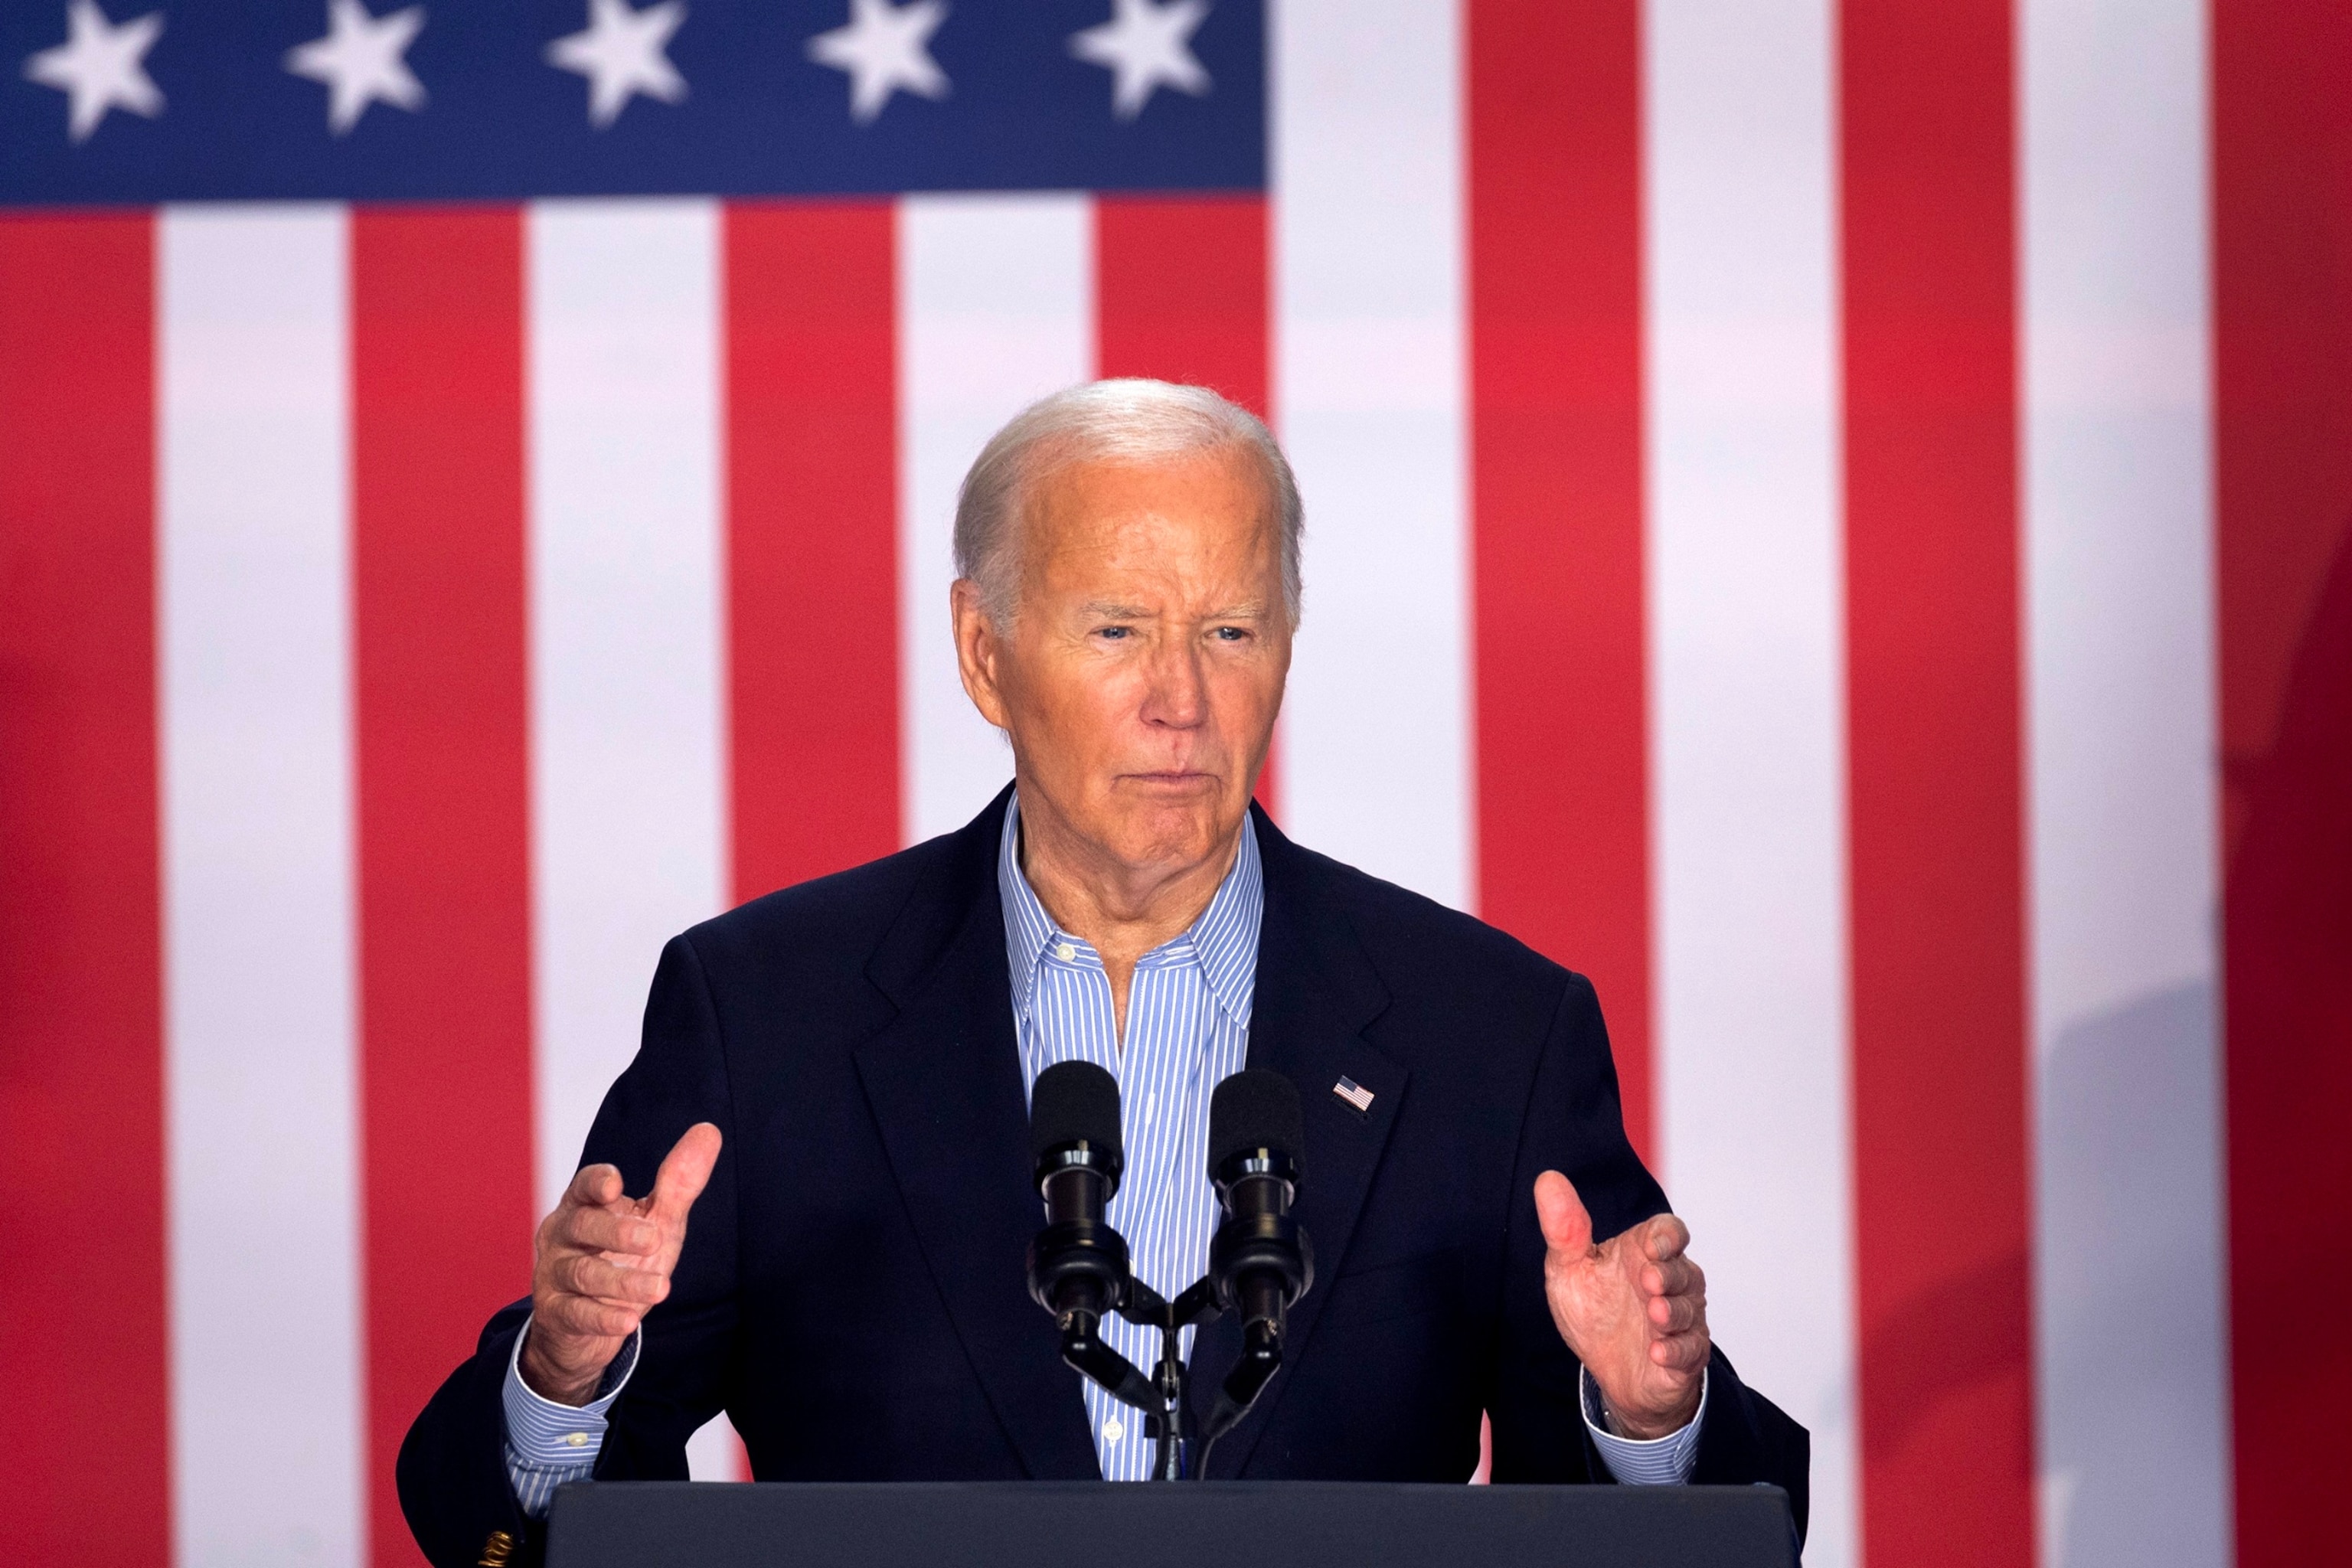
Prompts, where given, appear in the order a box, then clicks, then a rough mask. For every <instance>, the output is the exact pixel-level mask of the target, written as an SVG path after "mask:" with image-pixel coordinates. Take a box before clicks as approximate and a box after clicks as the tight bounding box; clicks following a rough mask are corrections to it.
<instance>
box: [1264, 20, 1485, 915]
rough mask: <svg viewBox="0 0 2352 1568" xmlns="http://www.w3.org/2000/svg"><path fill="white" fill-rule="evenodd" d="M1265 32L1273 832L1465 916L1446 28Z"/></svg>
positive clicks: (1455, 76)
mask: <svg viewBox="0 0 2352 1568" xmlns="http://www.w3.org/2000/svg"><path fill="white" fill-rule="evenodd" d="M1272 31H1273V70H1274V79H1273V81H1272V83H1271V84H1270V90H1271V92H1272V94H1273V103H1274V168H1273V185H1274V197H1273V214H1274V232H1275V241H1274V251H1275V258H1276V275H1275V301H1276V325H1275V342H1276V369H1275V377H1274V389H1275V405H1276V427H1277V428H1278V429H1279V430H1280V432H1281V434H1282V437H1283V443H1284V446H1285V447H1286V449H1287V450H1288V452H1289V454H1290V458H1291V462H1292V463H1293V465H1294V466H1295V467H1296V468H1297V470H1298V480H1299V486H1300V489H1301V490H1302V491H1303V493H1304V495H1305V497H1306V501H1307V552H1306V579H1307V618H1306V622H1305V624H1304V625H1303V626H1301V627H1300V628H1299V640H1298V646H1297V656H1296V658H1295V660H1294V662H1293V664H1292V667H1291V672H1290V692H1289V698H1288V701H1287V703H1286V710H1285V715H1284V727H1283V739H1282V750H1281V752H1280V754H1279V761H1278V763H1277V767H1278V770H1279V783H1278V793H1279V797H1280V804H1281V808H1282V815H1283V820H1284V823H1285V825H1286V826H1288V827H1289V828H1291V829H1292V830H1294V831H1295V832H1297V834H1298V835H1299V836H1300V837H1303V838H1304V839H1305V840H1306V842H1307V843H1308V844H1311V845H1313V846H1314V847H1316V848H1318V849H1320V850H1322V851H1324V852H1325V853H1327V854H1330V855H1336V856H1338V857H1339V858H1340V859H1342V860H1346V861H1349V862H1350V863H1352V864H1354V865H1357V866H1360V867H1362V868H1364V869H1365V870H1367V871H1370V872H1372V873H1374V874H1375V875H1378V876H1381V877H1386V878H1389V879H1391V880H1394V881H1399V882H1402V883H1404V884H1405V885H1406V886H1408V887H1412V888H1415V889H1419V890H1421V891H1422V892H1424V893H1426V894H1428V895H1430V896H1431V897H1432V898H1435V899H1441V900H1444V901H1445V902H1447V903H1450V904H1454V905H1456V906H1458V907H1463V908H1467V907H1468V906H1469V904H1470V903H1471V901H1472V900H1473V899H1474V898H1475V886H1474V882H1475V877H1474V871H1473V852H1472V844H1473V842H1474V839H1473V825H1472V821H1471V810H1472V806H1471V777H1472V771H1471V770H1472V763H1471V754H1470V747H1471V727H1470V655H1469V635H1470V634H1469V603H1468V592H1469V590H1468V585H1467V582H1468V561H1469V545H1468V536H1469V518H1468V511H1467V501H1466V491H1465V486H1466V483H1467V480H1466V479H1465V467H1464V463H1465V458H1464V416H1463V408H1464V395H1465V392H1464V376H1465V370H1464V359H1463V356H1464V353H1465V350H1464V345H1463V325H1462V309H1463V303H1462V302H1463V283H1462V268H1463V256H1462V247H1463V193H1462V156H1463V148H1462V125H1461V114H1462V91H1461V83H1460V77H1461V69H1462V65H1461V38H1460V25H1459V18H1458V17H1456V16H1455V15H1454V7H1452V6H1449V5H1424V4H1413V3H1410V0H1296V3H1292V4H1286V5H1280V6H1277V7H1276V9H1275V12H1274V17H1273V29H1272Z"/></svg>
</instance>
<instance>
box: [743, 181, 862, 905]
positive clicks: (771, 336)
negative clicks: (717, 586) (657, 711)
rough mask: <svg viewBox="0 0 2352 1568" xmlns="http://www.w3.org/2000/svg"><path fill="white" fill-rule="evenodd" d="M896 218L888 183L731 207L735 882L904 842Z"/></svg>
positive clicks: (804, 870)
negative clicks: (802, 201) (817, 201)
mask: <svg viewBox="0 0 2352 1568" xmlns="http://www.w3.org/2000/svg"><path fill="white" fill-rule="evenodd" d="M894 236H895V224H894V221H893V217H892V208H891V207H890V205H888V204H887V203H881V202H861V203H855V204H843V205H830V204H827V205H778V206H750V205H746V206H736V207H730V209H729V210H728V213H727V260H726V267H727V278H726V290H727V304H726V311H727V389H728V408H727V529H728V584H729V586H728V653H729V670H730V683H731V692H732V698H731V700H732V704H733V708H732V721H731V731H732V738H731V761H730V768H731V781H732V788H733V792H734V794H733V811H734V833H735V861H734V887H735V897H736V898H737V899H739V900H740V899H749V898H754V897H757V896H758V895H759V894H761V893H765V892H768V891H770V890H772V889H776V888H781V887H784V886H787V885H789V884H791V883H793V882H798V881H802V880H803V879H807V878H810V877H816V876H822V875H824V874H825V873H826V872H830V871H838V870H840V869H842V868H845V867H848V866H855V865H857V864H859V863H860V862H862V861H866V860H870V859H873V858H875V857H877V856H880V855H887V854H888V853H890V852H891V851H892V850H894V849H896V848H898V836H899V811H898V374H897V365H898V346H897V344H898V335H897V334H898V327H897V281H896V280H897V263H896V258H895V239H894Z"/></svg>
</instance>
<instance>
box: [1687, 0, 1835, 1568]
mask: <svg viewBox="0 0 2352 1568" xmlns="http://www.w3.org/2000/svg"><path fill="white" fill-rule="evenodd" d="M1643 37H1644V70H1645V73H1646V80H1645V89H1644V92H1643V101H1644V104H1645V125H1644V137H1645V146H1644V157H1643V167H1644V171H1645V175H1646V180H1647V189H1646V201H1645V203H1644V205H1645V208H1646V212H1647V245H1646V247H1645V249H1646V267H1647V279H1646V284H1647V286H1646V292H1647V294H1648V296H1649V301H1650V305H1649V314H1648V323H1647V325H1648V340H1647V349H1646V353H1647V362H1648V363H1647V374H1646V375H1645V377H1644V381H1645V384H1646V385H1647V386H1648V388H1649V395H1648V409H1647V415H1648V417H1647V419H1646V420H1645V425H1646V427H1647V430H1648V445H1649V449H1648V454H1647V458H1648V461H1647V464H1646V468H1647V470H1648V474H1649V527H1648V535H1647V539H1648V550H1649V553H1648V566H1649V571H1648V574H1647V575H1648V580H1649V627H1650V634H1649V635H1650V658H1651V668H1652V670H1653V672H1654V696H1653V699H1652V701H1653V707H1652V710H1651V716H1650V718H1651V732H1650V745H1651V756H1652V759H1653V764H1654V770H1655V772H1654V781H1655V782H1654V790H1655V799H1654V803H1653V805H1654V810H1653V813H1652V820H1653V823H1654V844H1653V850H1654V865H1655V867H1656V870H1657V882H1656V888H1657V892H1656V923H1655V937H1654V941H1655V952H1656V956H1657V1005H1658V1068H1659V1077H1658V1084H1659V1106H1660V1111H1659V1126H1660V1130H1661V1142H1662V1143H1663V1146H1664V1148H1663V1152H1664V1166H1665V1169H1664V1172H1663V1174H1664V1178H1665V1181H1666V1185H1667V1190H1668V1192H1669V1193H1670V1194H1672V1195H1673V1199H1674V1203H1675V1207H1676V1208H1677V1209H1678V1210H1680V1211H1681V1212H1682V1213H1683V1214H1684V1215H1685V1216H1687V1217H1688V1219H1689V1221H1690V1225H1691V1229H1692V1232H1693V1235H1694V1238H1695V1239H1694V1243H1693V1249H1694V1251H1695V1253H1696V1255H1697V1256H1698V1257H1699V1258H1701V1259H1702V1260H1703V1261H1704V1262H1705V1263H1706V1270H1707V1279H1708V1285H1709V1289H1708V1299H1709V1308H1708V1311H1709V1315H1710V1317H1711V1319H1712V1321H1713V1325H1714V1327H1715V1329H1716V1331H1717V1334H1718V1335H1719V1336H1720V1338H1721V1339H1722V1341H1723V1343H1724V1345H1725V1346H1726V1347H1727V1349H1728V1350H1729V1351H1730V1352H1731V1353H1732V1354H1733V1355H1735V1356H1736V1357H1737V1358H1738V1363H1739V1366H1740V1370H1741V1372H1742V1373H1743V1374H1745V1375H1746V1376H1748V1378H1750V1379H1752V1380H1753V1382H1754V1383H1755V1384H1756V1386H1757V1387H1759V1388H1760V1389H1763V1390H1765V1391H1766V1392H1767V1393H1768V1394H1769V1395H1770V1397H1771V1398H1772V1399H1774V1400H1775V1401H1777V1402H1778V1403H1780V1405H1782V1406H1784V1407H1785V1408H1786V1409H1787V1410H1788V1411H1789V1413H1790V1415H1793V1416H1795V1417H1796V1418H1797V1419H1798V1420H1799V1421H1801V1422H1802V1423H1803V1424H1804V1425H1805V1426H1807V1427H1809V1428H1810V1429H1811V1433H1812V1439H1813V1464H1812V1516H1811V1533H1810V1539H1809V1542H1808V1545H1807V1549H1806V1553H1805V1560H1806V1562H1807V1563H1812V1564H1815V1565H1817V1568H1819V1565H1825V1564H1838V1563H1853V1562H1855V1561H1856V1560H1857V1558H1858V1551H1857V1545H1856V1505H1857V1499H1856V1454H1855V1419H1854V1405H1853V1386H1854V1385H1853V1378H1854V1327H1853V1276H1852V1265H1851V1255H1850V1247H1851V1242H1850V1238H1851V1237H1852V1235H1853V1221H1852V1202H1853V1194H1852V1190H1851V1181H1850V1178H1849V1174H1848V1171H1849V1164H1850V1161H1851V1157H1852V1156H1851V1133H1850V1128H1849V1117H1848V1114H1847V1106H1848V1087H1847V1071H1846V1062H1847V1026H1846V1000H1845V999H1846V969H1845V891H1844V887H1845V885H1844V830H1845V825H1844V817H1843V801H1844V789H1843V777H1844V760H1843V758H1844V752H1843V612H1844V603H1843V587H1842V584H1843V569H1842V559H1841V546H1840V539H1841V531H1840V527H1839V515H1840V514H1839V500H1838V496H1839V486H1838V467H1837V465H1838V450H1839V443H1838V419H1839V407H1838V397H1837V378H1836V359H1837V324H1836V322H1837V317H1836V311H1837V290H1836V281H1835V278H1836V274H1835V268H1834V265H1833V256H1834V244H1835V241H1834V236H1835V233H1836V229H1835V225H1834V202H1835V195H1834V192H1835V184H1834V182H1833V179H1832V168H1833V158H1834V142H1833V126H1834V123H1835V121H1834V119H1833V109H1832V105H1833V101H1834V100H1833V98H1832V60H1833V55H1832V43H1831V39H1832V8H1831V7H1830V6H1829V5H1827V4H1825V3H1824V0H1650V4H1649V6H1648V10H1647V16H1646V19H1645V26H1644V27H1643ZM1799 1259H1801V1260H1802V1261H1801V1264H1800V1263H1798V1262H1797V1261H1795V1260H1799Z"/></svg>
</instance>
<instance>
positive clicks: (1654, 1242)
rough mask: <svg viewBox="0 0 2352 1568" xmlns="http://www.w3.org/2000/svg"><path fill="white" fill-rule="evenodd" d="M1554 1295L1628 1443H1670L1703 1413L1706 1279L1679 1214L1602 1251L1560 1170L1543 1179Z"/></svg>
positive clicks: (1579, 1355)
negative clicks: (1688, 1251) (1658, 1439)
mask: <svg viewBox="0 0 2352 1568" xmlns="http://www.w3.org/2000/svg"><path fill="white" fill-rule="evenodd" d="M1536 1218H1537V1219H1538V1221H1539V1222H1540V1223H1541V1224H1542V1226H1543V1236H1544V1246H1545V1247H1546V1249H1547V1251H1546V1254H1545V1257H1544V1296H1545V1298H1546V1300H1548V1301H1549V1303H1550V1306H1551V1321H1553V1322H1554V1323H1555V1324H1557V1325H1558V1326H1559V1337H1560V1338H1561V1339H1564V1340H1566V1341H1567V1342H1568V1348H1569V1349H1570V1350H1572V1351H1574V1352H1576V1359H1577V1360H1579V1361H1580V1362H1582V1363H1584V1366H1585V1370H1586V1371H1588V1372H1590V1373H1592V1381H1593V1382H1595V1383H1597V1384H1600V1385H1601V1399H1602V1400H1603V1401H1604V1402H1605V1403H1606V1404H1607V1405H1608V1407H1609V1415H1610V1418H1611V1420H1612V1423H1613V1424H1614V1425H1615V1426H1616V1428H1617V1435H1618V1436H1622V1437H1638V1438H1651V1437H1663V1436H1666V1435H1667V1434H1668V1433H1670V1432H1675V1431H1679V1430H1680V1429H1681V1428H1683V1427H1685V1426H1688V1425H1690V1421H1691V1418H1692V1417H1693V1416H1694V1415H1697V1414H1698V1396H1699V1378H1700V1375H1701V1373H1704V1372H1705V1371H1706V1354H1707V1344H1708V1341H1707V1334H1706V1275H1705V1274H1704V1273H1702V1272H1701V1271H1700V1269H1699V1266H1698V1265H1697V1264H1696V1263H1694V1262H1692V1261H1691V1260H1690V1258H1688V1257H1686V1256H1685V1248H1686V1247H1689V1246H1690V1230H1689V1227H1687V1226H1685V1225H1684V1224H1683V1222H1682V1221H1680V1220H1678V1219H1676V1218H1675V1216H1674V1215H1670V1214H1662V1215H1654V1216H1653V1217H1652V1218H1650V1219H1647V1220H1644V1221H1643V1222H1642V1223H1641V1224H1640V1225H1637V1226H1633V1228H1632V1229H1630V1230H1627V1231H1625V1232H1623V1233H1622V1234H1621V1235H1617V1236H1613V1237H1610V1238H1609V1239H1608V1240H1607V1241H1604V1242H1601V1243H1600V1244H1599V1245H1597V1246H1596V1245H1595V1244H1594V1243H1593V1240H1592V1216H1591V1215H1589V1214H1587V1213H1586V1212H1585V1209H1584V1201H1583V1200H1582V1199H1581V1198H1580V1197H1578V1196H1577V1195H1576V1187H1575V1185H1574V1184H1572V1183H1570V1181H1569V1179H1568V1178H1567V1177H1566V1176H1563V1175H1561V1174H1560V1173H1559V1172H1558V1171H1546V1172H1545V1173H1543V1174H1542V1175H1540V1176H1538V1177H1537V1178H1536Z"/></svg>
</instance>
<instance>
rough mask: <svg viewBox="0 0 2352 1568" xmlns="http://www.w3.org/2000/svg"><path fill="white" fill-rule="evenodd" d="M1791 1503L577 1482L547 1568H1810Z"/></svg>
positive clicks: (1619, 1490)
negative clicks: (1798, 1566) (1801, 1556)
mask: <svg viewBox="0 0 2352 1568" xmlns="http://www.w3.org/2000/svg"><path fill="white" fill-rule="evenodd" d="M1796 1561H1797V1545H1796V1536H1795V1532H1794V1531H1792V1530H1791V1529H1790V1519H1789V1499H1788V1494H1787V1493H1785V1492H1783V1491H1781V1490H1780V1489H1779V1488H1778V1487H1612V1486H1587V1487H1470V1486H1389V1485H1377V1484H1367V1483H1361V1482H1346V1481H1206V1482H1181V1483H1175V1484H1165V1485H1154V1484H1150V1483H1139V1484H1134V1485H1111V1484H1106V1483H1104V1482H1101V1481H1007V1482H968V1483H953V1482H950V1483H940V1484H897V1485H873V1486H857V1485H847V1484H839V1485H836V1484H832V1483H821V1484H795V1485H764V1486H746V1485H740V1484H738V1485H727V1484H712V1483H699V1484H698V1483H694V1482H689V1481H623V1482H603V1483H597V1482H577V1483H574V1484H572V1485H571V1486H567V1487H564V1488H562V1489H560V1490H558V1491H557V1492H556V1494H555V1506H554V1509H553V1510H552V1512H551V1513H550V1515H549V1517H548V1552H547V1564H548V1568H671V1565H673V1564H675V1565H676V1568H688V1565H692V1568H796V1565H801V1564H806V1565H808V1568H820V1565H821V1568H1045V1565H1050V1564H1053V1563H1106V1564H1111V1565H1114V1568H1223V1565H1227V1564H1233V1565H1240V1564H1263V1565H1265V1568H1406V1565H1408V1564H1410V1565H1412V1568H1444V1565H1451V1564H1460V1565H1461V1568H1538V1565H1540V1568H1585V1565H1587V1564H1590V1565H1591V1568H1602V1565H1603V1564H1606V1565H1607V1568H1793V1565H1794V1564H1795V1563H1796Z"/></svg>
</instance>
